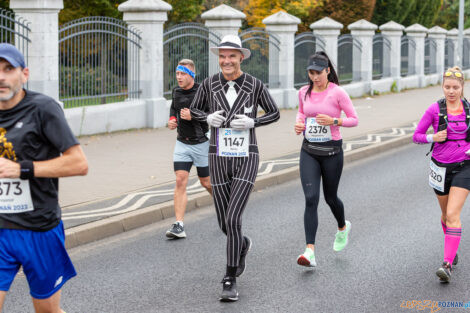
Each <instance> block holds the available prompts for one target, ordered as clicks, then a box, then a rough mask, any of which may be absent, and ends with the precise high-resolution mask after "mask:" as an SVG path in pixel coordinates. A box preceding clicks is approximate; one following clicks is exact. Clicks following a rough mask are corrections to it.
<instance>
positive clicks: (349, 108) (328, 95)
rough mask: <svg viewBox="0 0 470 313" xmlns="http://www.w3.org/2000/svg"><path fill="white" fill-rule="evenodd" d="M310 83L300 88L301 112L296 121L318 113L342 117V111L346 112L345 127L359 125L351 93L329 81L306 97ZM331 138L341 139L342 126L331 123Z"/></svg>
mask: <svg viewBox="0 0 470 313" xmlns="http://www.w3.org/2000/svg"><path fill="white" fill-rule="evenodd" d="M307 89H308V85H307V86H303V87H302V88H300V90H299V112H298V113H297V118H296V121H303V122H305V119H306V118H307V117H316V116H317V114H326V115H329V116H331V117H336V118H340V117H341V111H343V112H344V113H345V114H346V117H345V118H343V125H342V126H344V127H354V126H357V123H358V119H357V114H356V110H355V109H354V106H353V104H352V101H351V99H350V98H349V95H348V94H347V93H346V91H344V89H343V88H341V87H339V86H338V85H336V84H334V83H331V82H330V83H329V84H328V87H327V88H326V89H325V90H323V91H322V92H313V91H312V93H311V94H310V96H307V98H306V99H305V94H306V93H307ZM330 127H331V139H332V140H340V139H341V138H342V137H341V132H340V130H339V127H340V126H334V125H331V126H330Z"/></svg>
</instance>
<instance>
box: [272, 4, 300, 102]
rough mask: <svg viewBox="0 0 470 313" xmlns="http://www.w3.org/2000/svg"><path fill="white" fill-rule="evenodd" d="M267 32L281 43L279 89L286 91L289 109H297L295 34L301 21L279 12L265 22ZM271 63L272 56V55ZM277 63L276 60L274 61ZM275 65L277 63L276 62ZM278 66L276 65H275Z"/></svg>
mask: <svg viewBox="0 0 470 313" xmlns="http://www.w3.org/2000/svg"><path fill="white" fill-rule="evenodd" d="M263 23H264V24H265V25H266V31H268V32H269V33H271V34H274V35H276V37H277V38H279V41H280V47H279V48H280V50H279V54H278V55H276V56H277V57H278V58H279V60H277V69H276V71H275V72H276V73H277V75H278V76H279V88H282V89H284V101H283V103H284V104H286V106H287V107H295V104H296V101H293V100H292V99H295V96H296V93H297V91H296V89H295V88H294V62H295V58H294V56H295V53H294V51H295V46H294V41H295V33H296V32H297V29H298V26H297V25H299V24H300V23H301V20H300V19H299V18H297V17H295V16H293V15H290V14H289V13H286V12H284V11H279V12H277V13H275V14H273V15H271V16H268V17H267V18H265V19H264V20H263ZM273 49H275V48H273ZM269 59H270V60H269V61H270V63H271V59H272V56H271V54H270V57H269ZM273 61H275V60H273ZM274 63H275V62H274ZM275 64H276V63H275Z"/></svg>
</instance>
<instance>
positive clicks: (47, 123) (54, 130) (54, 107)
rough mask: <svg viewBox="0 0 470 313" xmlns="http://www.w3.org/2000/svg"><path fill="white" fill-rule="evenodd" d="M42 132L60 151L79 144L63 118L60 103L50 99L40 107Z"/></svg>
mask: <svg viewBox="0 0 470 313" xmlns="http://www.w3.org/2000/svg"><path fill="white" fill-rule="evenodd" d="M41 115H42V116H41V123H42V133H43V135H44V136H45V137H46V138H47V140H49V142H50V143H51V144H52V145H53V146H54V147H56V149H57V150H59V151H60V152H62V153H63V152H65V151H66V150H68V149H69V148H70V147H72V146H75V145H78V144H80V143H79V142H78V140H77V138H75V136H74V134H73V132H72V130H71V129H70V126H69V124H68V123H67V120H66V119H65V115H64V111H63V110H62V108H61V107H60V105H59V104H58V103H57V102H55V101H53V100H51V102H49V103H46V104H44V105H43V108H42V109H41Z"/></svg>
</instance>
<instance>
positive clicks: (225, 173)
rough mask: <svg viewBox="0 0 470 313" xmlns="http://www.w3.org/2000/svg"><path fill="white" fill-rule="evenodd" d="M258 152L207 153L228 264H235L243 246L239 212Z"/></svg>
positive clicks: (248, 190) (254, 172) (255, 171)
mask: <svg viewBox="0 0 470 313" xmlns="http://www.w3.org/2000/svg"><path fill="white" fill-rule="evenodd" d="M258 165H259V155H258V153H252V152H250V153H249V156H248V157H221V156H218V155H217V154H213V153H209V171H210V179H211V184H212V193H213V196H214V204H215V209H216V213H217V221H218V222H219V227H220V229H221V230H222V231H223V232H224V234H226V235H227V265H228V266H238V264H239V261H240V253H241V251H242V249H243V248H244V246H245V240H244V238H243V234H242V214H243V211H244V210H245V207H246V204H247V202H248V198H249V196H250V193H251V190H252V189H253V186H254V183H255V180H256V175H257V174H258Z"/></svg>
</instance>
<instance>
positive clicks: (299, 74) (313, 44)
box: [294, 32, 325, 88]
mask: <svg viewBox="0 0 470 313" xmlns="http://www.w3.org/2000/svg"><path fill="white" fill-rule="evenodd" d="M318 50H325V41H324V40H323V39H322V38H320V37H318V36H315V35H314V34H313V33H312V32H304V33H301V34H298V35H297V36H295V41H294V54H295V55H294V58H295V59H294V62H295V63H294V64H295V65H294V87H296V88H298V87H301V86H303V85H306V84H308V74H307V70H306V68H307V63H308V58H309V57H310V56H311V55H312V54H314V53H315V52H316V51H318Z"/></svg>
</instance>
